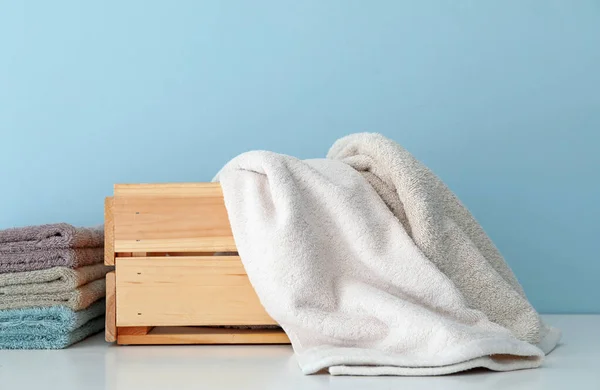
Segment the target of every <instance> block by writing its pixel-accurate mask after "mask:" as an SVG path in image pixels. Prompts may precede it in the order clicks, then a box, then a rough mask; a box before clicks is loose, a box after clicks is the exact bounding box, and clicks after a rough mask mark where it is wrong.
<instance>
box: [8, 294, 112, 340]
mask: <svg viewBox="0 0 600 390" xmlns="http://www.w3.org/2000/svg"><path fill="white" fill-rule="evenodd" d="M105 310H106V301H105V300H104V299H101V300H99V301H96V302H95V303H93V304H92V305H91V306H90V307H88V308H87V309H84V310H79V311H74V310H73V309H69V308H68V307H66V306H50V307H32V308H26V309H11V310H0V335H1V336H8V335H52V334H64V333H70V332H72V331H74V330H76V329H77V328H79V327H81V326H83V325H84V324H85V323H87V322H89V321H90V320H92V319H94V318H97V317H101V316H103V315H104V311H105Z"/></svg>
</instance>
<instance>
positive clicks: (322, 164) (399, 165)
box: [216, 134, 560, 375]
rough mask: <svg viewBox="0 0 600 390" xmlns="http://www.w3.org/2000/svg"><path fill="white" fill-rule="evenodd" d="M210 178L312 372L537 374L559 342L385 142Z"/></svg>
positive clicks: (462, 213) (482, 238) (250, 159)
mask: <svg viewBox="0 0 600 390" xmlns="http://www.w3.org/2000/svg"><path fill="white" fill-rule="evenodd" d="M216 180H218V181H220V182H221V186H222V188H223V195H224V199H225V206H226V208H227V213H228V216H229V220H230V223H231V228H232V232H233V236H234V238H235V242H236V246H237V249H238V251H239V254H240V257H241V260H242V262H243V264H244V267H245V269H246V272H247V274H248V277H249V279H250V282H251V283H252V285H253V287H254V289H255V290H256V292H257V295H258V297H259V298H260V301H261V303H262V304H263V306H264V307H265V309H266V311H267V312H268V313H269V314H270V316H271V317H272V318H273V319H274V320H276V321H277V322H278V323H279V324H280V325H281V327H282V328H283V329H284V330H285V332H286V333H287V335H288V336H289V338H290V340H291V342H292V345H293V348H294V352H295V354H296V356H297V359H298V363H299V364H300V367H301V368H302V371H303V372H304V373H305V374H312V373H316V372H318V371H320V370H323V369H328V370H329V372H330V373H331V374H332V375H441V374H449V373H453V372H457V371H462V370H467V369H470V368H474V367H488V368H490V369H492V370H499V371H505V370H516V369H525V368H534V367H538V366H540V365H541V363H542V361H543V358H544V354H545V353H549V352H550V351H551V350H552V349H553V348H554V347H555V346H556V344H557V342H558V340H559V339H560V332H559V331H558V330H556V329H553V328H550V327H548V326H546V325H544V324H543V323H542V321H541V320H540V318H539V316H538V314H537V313H536V311H535V310H534V309H533V307H532V306H531V305H530V304H529V302H528V301H527V298H526V296H525V293H524V292H523V289H522V288H521V286H520V285H519V283H518V281H517V279H516V278H515V276H514V275H513V273H512V271H511V270H510V268H509V267H508V265H507V264H506V263H505V262H504V259H503V258H502V256H501V255H500V253H499V252H498V250H497V249H496V247H495V246H494V245H493V243H492V242H491V240H490V239H489V238H488V237H487V235H486V234H485V232H484V231H483V229H482V228H481V226H479V224H478V223H477V222H476V221H475V219H474V218H473V217H472V216H471V214H470V213H469V211H468V210H467V209H466V208H465V207H464V206H463V205H462V204H461V203H460V201H459V200H458V199H457V198H456V196H455V195H454V194H453V193H452V192H451V191H450V190H449V189H448V188H447V187H446V186H445V185H444V184H443V183H442V181H441V180H440V179H439V178H437V177H436V176H435V175H434V174H433V173H432V172H431V171H429V170H428V169H427V168H426V167H425V166H423V165H422V164H421V163H420V162H418V161H417V160H416V159H415V158H414V157H413V156H412V155H410V154H409V153H408V152H407V151H406V150H404V149H403V148H402V147H401V146H400V145H398V144H396V143H395V142H393V141H391V140H389V139H387V138H385V137H383V136H381V135H378V134H355V135H352V136H349V137H346V138H343V139H341V140H338V141H337V142H336V143H335V144H334V146H333V147H332V148H331V150H330V152H329V155H328V159H315V160H304V161H303V160H299V159H296V158H294V157H290V156H285V155H280V154H276V153H271V152H264V151H256V152H248V153H244V154H242V155H240V156H238V157H236V158H234V159H233V160H232V161H230V162H229V163H228V164H227V165H226V166H225V167H224V168H223V169H222V170H221V172H220V173H219V174H218V175H217V177H216Z"/></svg>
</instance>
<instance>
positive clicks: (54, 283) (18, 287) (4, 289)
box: [0, 264, 112, 300]
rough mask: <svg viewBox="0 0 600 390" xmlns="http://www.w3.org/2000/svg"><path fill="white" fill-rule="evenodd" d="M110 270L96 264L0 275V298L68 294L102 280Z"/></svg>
mask: <svg viewBox="0 0 600 390" xmlns="http://www.w3.org/2000/svg"><path fill="white" fill-rule="evenodd" d="M111 269H112V267H107V266H105V265H104V264H96V265H89V266H86V267H81V268H76V269H73V268H68V267H53V268H49V269H43V270H37V271H28V272H13V273H8V274H0V296H2V295H18V294H25V295H30V294H46V293H55V292H68V291H72V290H74V289H75V288H77V287H79V286H83V285H84V284H87V283H90V282H93V281H94V280H98V279H102V278H103V277H104V276H105V275H106V274H107V273H108V272H109V271H110V270H111ZM0 300H3V298H0Z"/></svg>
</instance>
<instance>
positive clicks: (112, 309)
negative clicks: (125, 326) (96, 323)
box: [104, 271, 117, 343]
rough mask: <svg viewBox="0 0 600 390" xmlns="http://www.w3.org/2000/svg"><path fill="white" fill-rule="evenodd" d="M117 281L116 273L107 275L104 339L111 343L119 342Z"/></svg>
mask: <svg viewBox="0 0 600 390" xmlns="http://www.w3.org/2000/svg"><path fill="white" fill-rule="evenodd" d="M115 292H116V280H115V272H114V271H112V272H109V273H107V274H106V317H105V320H106V322H105V331H104V338H105V340H106V341H108V342H109V343H112V342H115V341H117V317H116V310H117V306H116V302H115V301H116V295H115Z"/></svg>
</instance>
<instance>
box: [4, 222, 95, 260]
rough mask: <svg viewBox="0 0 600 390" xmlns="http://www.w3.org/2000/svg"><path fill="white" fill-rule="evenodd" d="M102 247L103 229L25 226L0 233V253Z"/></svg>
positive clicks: (52, 225)
mask: <svg viewBox="0 0 600 390" xmlns="http://www.w3.org/2000/svg"><path fill="white" fill-rule="evenodd" d="M103 245H104V228H103V227H102V226H98V227H93V228H83V227H74V226H72V225H69V224H67V223H56V224H49V225H39V226H27V227H20V228H11V229H5V230H1V231H0V252H10V253H14V252H27V251H33V250H38V249H67V248H96V247H101V246H103Z"/></svg>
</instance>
